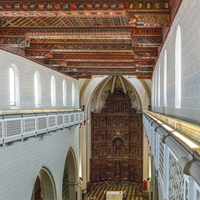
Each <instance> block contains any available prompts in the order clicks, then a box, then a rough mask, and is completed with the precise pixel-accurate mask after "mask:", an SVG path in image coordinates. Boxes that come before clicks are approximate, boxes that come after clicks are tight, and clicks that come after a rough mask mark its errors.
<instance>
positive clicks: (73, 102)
mask: <svg viewBox="0 0 200 200" xmlns="http://www.w3.org/2000/svg"><path fill="white" fill-rule="evenodd" d="M72 106H75V87H74V83H72Z"/></svg>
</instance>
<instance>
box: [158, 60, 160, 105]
mask: <svg viewBox="0 0 200 200" xmlns="http://www.w3.org/2000/svg"><path fill="white" fill-rule="evenodd" d="M158 107H160V63H159V67H158Z"/></svg>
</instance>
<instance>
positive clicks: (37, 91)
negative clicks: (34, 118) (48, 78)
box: [34, 71, 41, 107]
mask: <svg viewBox="0 0 200 200" xmlns="http://www.w3.org/2000/svg"><path fill="white" fill-rule="evenodd" d="M34 91H35V106H36V107H39V106H40V104H41V85H40V74H39V72H37V71H36V72H35V74H34Z"/></svg>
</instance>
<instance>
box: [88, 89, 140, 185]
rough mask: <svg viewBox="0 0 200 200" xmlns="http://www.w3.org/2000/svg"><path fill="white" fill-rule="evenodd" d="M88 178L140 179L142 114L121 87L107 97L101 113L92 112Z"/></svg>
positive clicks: (96, 179)
mask: <svg viewBox="0 0 200 200" xmlns="http://www.w3.org/2000/svg"><path fill="white" fill-rule="evenodd" d="M91 128H92V131H91V132H92V158H91V162H90V180H91V181H92V182H98V181H102V180H112V181H116V179H118V180H119V181H123V180H124V179H127V180H128V181H133V182H136V183H141V182H142V168H143V167H142V164H143V161H142V145H143V134H142V115H141V114H140V113H136V110H135V109H134V108H133V107H132V105H131V102H130V98H129V97H127V96H125V95H124V93H123V92H122V91H121V90H120V89H116V90H115V92H114V93H113V95H112V96H111V95H110V96H109V97H108V98H107V102H106V105H105V107H104V108H103V109H102V110H101V112H100V113H92V126H91Z"/></svg>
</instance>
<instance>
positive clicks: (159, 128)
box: [143, 112, 200, 200]
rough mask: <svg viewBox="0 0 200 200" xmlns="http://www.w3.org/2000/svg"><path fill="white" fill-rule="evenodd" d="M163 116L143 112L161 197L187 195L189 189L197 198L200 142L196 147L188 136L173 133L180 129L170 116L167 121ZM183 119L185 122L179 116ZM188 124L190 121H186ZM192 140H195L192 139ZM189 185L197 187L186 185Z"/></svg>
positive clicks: (199, 186)
mask: <svg viewBox="0 0 200 200" xmlns="http://www.w3.org/2000/svg"><path fill="white" fill-rule="evenodd" d="M159 117H160V116H159V115H157V114H156V113H153V112H143V126H144V129H145V132H146V137H147V139H148V143H149V146H150V154H149V155H150V156H152V161H153V163H154V164H153V166H152V168H153V171H155V174H156V178H157V180H158V186H159V187H158V189H159V196H160V199H187V197H186V194H188V193H190V198H189V200H190V199H191V200H194V199H197V193H199V194H200V154H199V152H200V151H199V150H200V145H196V144H195V143H194V144H195V147H193V145H191V144H190V146H189V143H187V141H188V140H185V139H183V138H182V137H180V138H179V137H177V136H176V135H175V134H173V133H174V132H175V133H178V132H177V130H176V129H173V124H170V123H169V121H167V116H165V121H167V122H168V123H166V122H165V121H164V120H163V116H161V118H159ZM171 120H172V119H170V121H171ZM173 121H176V119H174V120H173ZM179 123H180V124H181V123H182V122H181V121H180V120H179ZM169 125H171V126H169ZM184 125H185V126H186V125H187V124H186V122H184ZM189 125H190V124H189ZM174 128H175V127H174ZM197 128H198V127H197ZM184 135H186V133H185V134H183V136H184ZM181 136H182V135H181ZM185 138H186V137H185ZM186 139H187V138H186ZM189 141H190V142H195V140H192V139H191V140H189ZM153 181H154V180H153ZM154 183H155V182H154ZM154 183H153V185H155V184H154ZM186 185H194V186H195V187H194V188H192V187H190V188H186V187H185V186H186ZM154 191H155V190H154ZM194 191H195V192H194ZM155 199H156V198H155Z"/></svg>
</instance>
